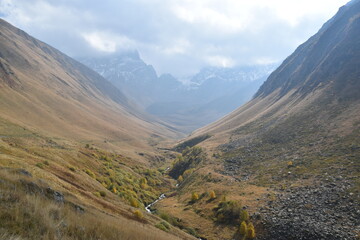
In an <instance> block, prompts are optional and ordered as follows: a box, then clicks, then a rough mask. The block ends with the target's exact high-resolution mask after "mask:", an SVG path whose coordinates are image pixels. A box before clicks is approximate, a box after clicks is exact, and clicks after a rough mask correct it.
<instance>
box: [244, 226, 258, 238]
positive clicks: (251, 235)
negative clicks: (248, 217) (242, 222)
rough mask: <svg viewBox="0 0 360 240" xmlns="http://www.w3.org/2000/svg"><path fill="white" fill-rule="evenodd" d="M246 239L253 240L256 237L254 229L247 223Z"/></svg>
mask: <svg viewBox="0 0 360 240" xmlns="http://www.w3.org/2000/svg"><path fill="white" fill-rule="evenodd" d="M246 237H247V238H248V239H254V238H255V237H256V234H255V228H254V225H253V224H252V223H249V224H248V226H247V233H246Z"/></svg>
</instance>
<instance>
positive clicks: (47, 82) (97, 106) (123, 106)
mask: <svg viewBox="0 0 360 240" xmlns="http://www.w3.org/2000/svg"><path fill="white" fill-rule="evenodd" d="M0 27H1V35H0V38H1V41H0V76H1V82H0V84H1V88H0V91H1V92H0V97H1V101H0V109H1V117H2V118H3V119H6V120H8V121H10V122H13V123H16V124H19V125H21V126H24V127H27V128H31V129H37V130H38V131H41V132H42V133H44V134H50V135H54V136H59V137H65V138H71V139H74V138H76V139H77V140H81V141H90V139H91V141H95V140H96V141H98V142H104V141H105V142H107V143H108V145H109V147H115V145H116V144H113V143H116V142H118V143H120V142H121V145H123V146H124V147H123V149H125V148H126V146H129V147H132V148H134V147H135V148H136V147H137V148H147V146H148V143H147V140H149V139H150V138H151V136H156V137H155V138H158V139H159V140H160V139H168V138H177V137H179V136H181V135H179V134H178V133H177V132H176V130H174V129H172V128H171V126H166V125H165V124H164V123H162V122H161V121H159V120H157V119H156V118H154V117H152V116H150V115H148V114H145V113H143V112H141V111H140V110H138V109H137V107H136V105H135V104H133V103H131V102H130V101H129V100H127V98H126V97H125V96H124V95H123V94H122V93H121V92H120V91H119V90H118V89H116V88H115V87H114V86H113V85H111V84H110V83H109V82H108V81H107V80H105V79H104V78H102V77H101V76H100V75H98V74H97V73H95V72H94V71H92V70H90V69H89V68H87V67H85V66H84V65H82V64H80V63H78V62H77V61H75V60H73V59H71V58H69V57H67V56H66V55H64V54H62V53H61V52H59V51H57V50H56V49H54V48H52V47H50V46H49V45H47V44H45V43H43V42H41V41H39V40H36V39H34V38H32V37H31V36H29V35H28V34H26V33H25V32H23V31H21V30H19V29H16V28H15V27H13V26H11V25H10V24H8V23H6V22H5V21H3V20H1V22H0Z"/></svg>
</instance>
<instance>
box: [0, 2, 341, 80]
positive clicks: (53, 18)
mask: <svg viewBox="0 0 360 240" xmlns="http://www.w3.org/2000/svg"><path fill="white" fill-rule="evenodd" d="M346 2H347V0H315V1H314V0H301V1H299V0H221V1H220V0H131V1H127V0H126V1H125V0H107V1H98V0H56V1H53V0H51V1H50V0H0V16H3V17H4V18H5V20H7V21H9V22H10V23H12V24H14V25H15V26H17V27H19V28H22V29H23V30H25V31H27V32H29V33H30V34H31V35H33V36H35V37H37V38H39V39H41V40H43V41H45V42H47V43H49V44H51V45H53V46H54V47H56V48H58V49H60V50H61V51H64V52H65V53H67V54H68V55H70V56H75V57H84V56H95V55H98V54H101V53H113V52H116V51H119V50H123V49H137V50H139V52H140V54H141V56H142V57H143V58H144V59H145V60H146V61H147V62H148V63H149V64H153V65H154V66H155V68H156V69H157V70H158V72H159V73H164V72H170V73H173V74H175V75H177V76H181V75H187V74H189V73H190V72H191V73H193V72H194V71H196V70H199V68H201V67H204V66H207V65H213V66H225V67H228V66H233V65H243V64H264V63H267V62H272V61H274V60H280V61H281V60H282V59H284V58H285V57H287V56H288V55H289V54H291V52H292V51H293V50H294V49H295V48H296V47H297V46H298V44H299V43H301V42H304V41H305V40H307V39H308V38H309V37H310V36H311V35H313V34H315V33H316V32H317V31H318V29H319V28H320V27H321V25H322V24H323V23H324V22H325V21H326V20H328V19H329V18H330V17H332V16H333V15H334V14H335V13H336V11H337V9H338V8H339V7H340V6H342V5H343V4H345V3H346Z"/></svg>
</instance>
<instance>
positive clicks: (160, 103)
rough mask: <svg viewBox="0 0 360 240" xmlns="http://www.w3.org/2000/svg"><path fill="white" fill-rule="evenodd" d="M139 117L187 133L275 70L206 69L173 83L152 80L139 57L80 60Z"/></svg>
mask: <svg viewBox="0 0 360 240" xmlns="http://www.w3.org/2000/svg"><path fill="white" fill-rule="evenodd" d="M80 61H82V62H83V63H84V64H85V65H87V66H88V67H90V68H92V69H93V70H95V71H96V72H98V73H99V74H101V75H102V76H103V77H104V78H106V79H108V80H109V81H110V82H112V83H113V84H114V85H115V86H116V87H118V88H119V89H120V90H121V91H123V92H124V94H125V95H126V96H127V97H128V98H129V99H132V100H133V101H134V102H136V103H137V104H138V105H140V106H141V107H142V108H143V109H144V110H145V111H147V112H148V113H151V114H153V115H156V116H158V117H160V118H161V119H163V120H165V121H167V122H169V123H172V124H175V125H176V126H178V128H180V129H182V131H183V132H186V133H189V132H191V131H192V130H195V129H197V128H199V127H202V126H205V125H206V124H209V123H211V122H213V121H215V120H217V119H219V118H220V117H222V116H224V115H226V114H227V113H229V112H231V111H232V110H234V109H236V108H237V107H239V106H240V105H241V104H243V103H245V102H246V101H247V100H249V99H250V98H251V97H252V95H253V94H254V93H255V92H256V90H257V89H258V88H259V86H260V85H261V84H262V83H263V82H264V81H265V79H266V78H267V77H268V75H269V74H270V73H271V72H272V71H273V70H274V69H275V67H276V65H275V64H272V65H258V66H243V67H235V68H218V67H207V68H204V69H202V70H201V71H200V72H199V73H197V74H196V75H194V76H192V77H190V78H189V79H187V81H186V82H183V81H179V80H178V79H176V78H175V77H173V76H172V75H170V74H163V75H161V76H158V75H157V74H156V72H155V70H154V68H153V67H152V66H151V65H148V64H146V63H145V62H144V61H143V60H142V59H141V58H140V56H139V53H138V52H136V51H134V52H126V53H120V54H116V55H112V56H107V57H102V58H87V59H81V60H80Z"/></svg>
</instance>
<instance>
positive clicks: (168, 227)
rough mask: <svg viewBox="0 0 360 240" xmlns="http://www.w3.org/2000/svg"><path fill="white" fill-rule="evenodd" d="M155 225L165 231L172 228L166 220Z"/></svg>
mask: <svg viewBox="0 0 360 240" xmlns="http://www.w3.org/2000/svg"><path fill="white" fill-rule="evenodd" d="M155 227H157V228H158V229H160V230H163V231H165V232H168V231H169V230H170V225H169V224H168V223H167V222H164V221H163V222H160V223H158V224H156V225H155Z"/></svg>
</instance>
